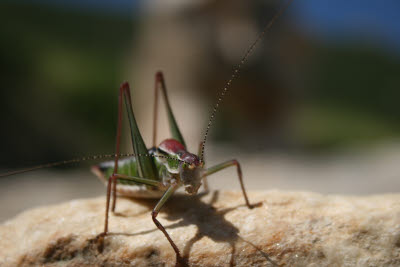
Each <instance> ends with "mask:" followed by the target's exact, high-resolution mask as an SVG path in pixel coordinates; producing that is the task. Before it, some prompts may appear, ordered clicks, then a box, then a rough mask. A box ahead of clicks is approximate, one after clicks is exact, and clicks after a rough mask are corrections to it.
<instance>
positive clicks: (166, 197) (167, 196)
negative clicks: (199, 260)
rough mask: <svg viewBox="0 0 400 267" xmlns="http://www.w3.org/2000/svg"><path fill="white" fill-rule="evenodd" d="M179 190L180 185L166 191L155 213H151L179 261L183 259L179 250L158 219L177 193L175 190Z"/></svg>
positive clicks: (154, 210)
mask: <svg viewBox="0 0 400 267" xmlns="http://www.w3.org/2000/svg"><path fill="white" fill-rule="evenodd" d="M177 188H178V185H171V186H170V187H169V188H168V189H167V191H165V193H164V195H163V196H162V197H161V199H160V200H159V201H158V203H157V205H156V206H155V207H154V209H153V211H152V212H151V218H152V219H153V222H154V224H155V225H156V226H157V228H158V229H159V230H160V231H161V232H163V234H164V235H165V237H166V238H167V239H168V241H169V243H170V244H171V246H172V248H173V249H174V251H175V253H176V257H177V259H181V256H180V253H179V249H178V247H177V246H176V245H175V243H174V241H172V239H171V237H170V236H169V234H168V233H167V231H166V230H165V228H164V226H162V224H161V223H160V222H159V221H158V220H157V219H156V217H157V215H158V212H159V211H160V210H161V208H162V207H163V206H164V204H165V202H167V200H168V199H169V198H170V196H172V194H173V193H174V192H175V190H176V189H177Z"/></svg>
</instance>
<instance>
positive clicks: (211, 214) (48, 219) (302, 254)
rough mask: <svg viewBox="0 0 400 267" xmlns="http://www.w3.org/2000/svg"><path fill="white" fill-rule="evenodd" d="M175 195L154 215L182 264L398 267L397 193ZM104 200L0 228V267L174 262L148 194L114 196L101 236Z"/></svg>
mask: <svg viewBox="0 0 400 267" xmlns="http://www.w3.org/2000/svg"><path fill="white" fill-rule="evenodd" d="M249 198H250V200H251V202H253V203H260V204H261V205H259V206H258V207H256V208H253V209H248V208H247V207H246V206H245V205H244V200H243V197H242V195H241V193H240V192H217V191H216V192H211V193H209V194H208V195H202V196H195V197H190V196H176V197H174V198H172V199H171V200H170V201H169V202H167V204H166V206H165V207H164V209H163V210H162V212H161V213H160V215H159V218H160V221H161V223H162V224H163V225H164V226H165V227H166V229H167V231H168V233H170V235H171V237H172V239H173V240H174V241H175V243H176V244H177V246H178V248H179V249H180V251H181V253H182V255H183V258H184V262H183V263H184V265H185V264H186V265H188V266H400V195H399V194H391V195H390V194H387V195H377V196H365V197H349V196H336V195H328V196H323V195H320V194H315V193H306V192H281V191H269V192H250V194H249ZM104 204H105V197H99V198H94V199H82V200H73V201H70V202H67V203H63V204H59V205H54V206H47V207H41V208H36V209H32V210H28V211H25V212H24V213H22V214H20V215H19V216H17V217H16V218H14V219H11V220H9V221H7V222H5V223H3V224H2V225H1V226H0V266H174V265H175V264H176V258H175V253H174V251H173V250H172V248H171V246H170V245H169V243H168V241H167V239H166V238H165V237H164V235H163V234H162V232H160V231H159V230H158V229H157V228H156V226H155V225H154V224H153V222H152V220H151V216H150V211H151V208H152V207H153V206H154V205H155V204H156V201H153V200H132V199H123V198H120V199H118V203H117V213H116V214H114V215H111V217H110V232H111V233H110V235H109V236H107V237H105V239H104V244H103V245H104V247H103V251H102V252H101V251H99V250H101V242H99V239H98V238H96V237H97V235H98V234H100V233H101V232H102V230H103V223H104V211H105V207H104Z"/></svg>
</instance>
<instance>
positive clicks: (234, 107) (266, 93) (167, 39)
mask: <svg viewBox="0 0 400 267" xmlns="http://www.w3.org/2000/svg"><path fill="white" fill-rule="evenodd" d="M282 3H283V2H278V1H271V0H254V1H243V0H234V1H232V0H230V1H226V0H219V1H216V0H197V1H184V0H173V1H162V0H147V1H140V0H115V1H105V0H102V1H98V0H97V1H94V0H81V1H76V0H74V1H71V0H70V1H65V0H37V1H23V0H14V1H7V0H3V1H1V3H0V38H1V41H0V77H1V83H0V87H1V89H0V101H1V103H0V110H1V114H2V123H1V125H2V130H1V131H0V137H1V138H0V140H1V141H0V142H1V148H2V150H1V152H2V153H1V154H0V158H1V160H0V171H1V173H3V172H7V171H9V170H15V169H20V168H27V167H31V166H35V165H38V164H43V163H48V162H56V161H59V160H66V159H71V158H79V157H82V156H86V155H96V154H109V153H113V152H114V146H115V134H116V122H117V118H116V117H117V99H118V87H119V84H120V83H121V82H122V81H125V80H127V81H129V82H130V84H131V89H132V100H133V105H134V111H135V115H136V117H137V120H138V124H139V127H140V129H141V131H142V134H143V137H144V139H145V141H146V143H147V144H148V146H150V145H151V136H152V116H153V113H152V109H153V94H154V91H153V86H154V74H155V72H156V71H157V70H162V71H163V72H164V74H165V78H166V83H167V87H168V93H169V97H170V101H171V105H172V107H173V110H174V113H175V116H176V119H177V122H178V124H179V125H180V128H181V131H182V133H183V135H184V137H185V140H186V143H187V144H188V147H189V150H190V151H193V152H196V151H197V147H198V143H199V141H200V140H202V136H203V135H204V132H205V128H206V126H207V122H208V119H209V116H210V114H211V111H212V107H213V105H214V104H215V103H216V100H217V96H218V94H219V93H220V92H221V90H222V88H223V86H224V84H225V83H226V81H227V80H228V78H229V77H230V75H231V74H232V71H233V69H234V66H235V65H237V64H238V63H239V62H240V59H241V57H242V56H243V54H244V52H245V50H246V49H247V48H248V47H249V45H250V44H251V43H252V42H253V41H254V40H255V39H256V38H257V35H258V34H259V33H260V32H261V30H262V29H263V27H264V26H265V24H266V23H267V22H268V21H269V20H270V19H271V18H272V17H273V15H274V14H276V12H277V10H278V9H279V7H280V6H282ZM399 11H400V3H399V2H398V1H397V0H388V1H385V2H384V3H383V2H379V1H365V0H364V1H360V0H346V1H345V0H337V1H334V2H329V3H327V2H323V1H318V0H307V1H301V0H299V1H297V0H294V2H293V4H292V5H291V6H290V7H289V9H288V10H287V11H286V12H285V13H284V14H283V16H282V17H280V18H279V19H278V20H277V22H276V23H275V24H274V25H273V27H272V28H271V30H270V31H269V32H268V34H267V35H266V36H265V38H263V40H262V41H261V42H260V43H259V44H258V46H257V47H256V49H255V51H254V53H253V54H252V56H251V57H250V58H249V60H248V61H247V63H246V64H245V65H244V66H243V68H242V71H241V73H240V76H239V78H238V79H237V80H235V82H234V83H233V84H232V87H230V90H229V93H228V94H227V96H226V98H225V99H224V101H223V104H222V105H221V106H220V109H219V111H218V113H217V116H216V120H215V121H214V123H213V126H212V128H211V132H210V137H209V139H208V140H209V141H208V143H207V146H206V163H207V164H208V165H209V166H210V165H213V164H217V163H219V162H221V161H223V160H228V159H231V158H237V159H238V160H239V161H240V162H241V164H242V167H243V171H244V175H245V184H246V187H247V188H248V189H250V190H251V189H253V190H255V189H257V190H269V189H275V188H277V189H283V190H306V191H316V192H321V193H333V194H374V193H390V192H392V193H395V192H398V191H399V189H400V182H399V175H400V164H399V163H400V142H399V137H400V124H399V122H400V109H399V105H398V102H399V100H400V90H399V86H400V17H399V16H398V13H399ZM159 110H160V111H161V110H163V105H161V108H160V109H159ZM125 126H126V125H125ZM159 127H160V128H159V129H160V132H159V134H158V140H159V141H161V140H162V139H164V138H166V137H168V135H169V133H168V125H167V123H166V117H165V114H163V113H161V115H160V126H159ZM123 150H124V152H130V151H131V148H130V141H129V133H128V127H125V130H124V149H123ZM95 163H96V162H92V164H95ZM89 166H90V163H82V164H79V165H74V166H70V165H69V166H64V167H63V168H53V169H46V170H41V171H35V172H30V173H26V174H21V175H17V176H10V177H5V178H0V179H1V182H2V183H1V187H0V203H1V204H0V221H4V220H6V219H7V218H10V217H11V216H14V215H16V214H17V213H18V212H20V211H22V210H24V209H26V208H28V207H32V206H37V205H44V204H49V203H58V202H61V201H64V200H69V199H74V198H85V197H92V196H98V195H104V192H105V188H104V186H103V185H102V184H101V183H100V182H99V181H98V180H97V178H95V176H94V175H92V174H91V173H90V171H89ZM228 180H229V182H227V181H228ZM209 181H210V184H211V186H212V188H215V189H236V190H239V184H238V182H237V178H236V174H235V171H234V170H233V169H232V170H226V171H223V172H221V173H218V174H215V175H214V176H212V177H210V179H209ZM227 184H228V185H229V186H228V187H227Z"/></svg>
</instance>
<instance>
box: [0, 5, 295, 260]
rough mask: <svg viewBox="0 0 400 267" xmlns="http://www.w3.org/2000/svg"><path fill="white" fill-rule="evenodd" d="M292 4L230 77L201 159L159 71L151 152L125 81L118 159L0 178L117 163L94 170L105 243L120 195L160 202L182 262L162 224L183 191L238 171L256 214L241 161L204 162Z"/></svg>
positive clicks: (194, 190) (192, 191)
mask: <svg viewBox="0 0 400 267" xmlns="http://www.w3.org/2000/svg"><path fill="white" fill-rule="evenodd" d="M292 1H293V0H289V1H288V3H287V4H285V6H284V7H282V8H281V9H280V11H279V12H278V13H277V14H276V15H275V16H274V17H273V18H272V20H271V21H270V22H269V23H268V24H267V25H266V26H265V28H264V30H263V31H262V32H261V34H260V35H259V36H258V38H257V39H256V40H255V41H254V42H253V43H252V44H251V45H250V46H249V48H248V49H247V51H246V53H245V55H244V56H243V58H242V60H241V61H240V64H239V65H238V66H237V67H236V68H235V69H234V71H233V74H232V76H231V78H230V79H229V80H228V82H227V83H226V85H225V87H224V88H223V90H222V91H221V94H220V96H219V98H218V101H217V103H216V105H215V106H214V109H213V112H212V114H211V116H210V120H209V122H208V125H207V128H206V131H205V135H204V138H203V141H202V142H201V143H200V145H199V151H198V153H197V154H193V153H190V152H188V151H187V149H186V144H185V141H184V138H183V136H182V134H181V131H180V129H179V127H178V124H177V122H176V120H175V117H174V114H173V112H172V108H171V105H170V103H169V99H168V94H167V89H166V84H165V80H164V76H163V74H162V72H157V73H156V75H155V90H154V91H155V98H154V118H153V122H154V124H153V144H152V147H151V148H149V149H148V148H147V146H146V145H145V143H144V141H143V138H142V135H141V133H140V131H139V128H138V125H137V123H136V119H135V116H134V113H133V108H132V100H131V92H130V87H129V84H128V83H127V82H124V83H122V84H121V86H120V88H119V101H118V127H117V134H116V150H115V153H114V154H112V155H102V156H93V157H88V158H83V159H80V160H70V161H62V162H57V163H51V164H46V165H41V166H37V167H33V168H30V169H26V170H21V171H16V172H11V173H6V174H2V175H0V177H2V176H8V175H12V174H17V173H22V172H26V171H30V170H35V169H39V168H45V167H51V166H57V165H62V164H67V163H72V162H78V161H83V160H89V159H99V158H114V160H112V161H106V162H103V163H100V164H98V165H95V166H93V167H92V171H93V172H94V173H95V174H96V176H98V177H99V178H100V179H101V180H102V181H103V182H104V183H105V184H106V186H107V200H106V209H105V221H104V231H103V233H101V234H100V235H99V237H101V238H102V239H103V238H104V237H105V236H106V235H107V233H108V230H109V227H108V218H109V210H110V206H111V211H112V212H114V211H115V208H116V200H117V194H118V195H120V196H129V197H136V198H160V200H159V201H158V203H157V204H156V206H155V207H154V209H153V210H152V212H151V216H152V220H153V222H154V224H155V225H156V226H157V228H158V229H159V230H161V231H162V232H163V234H164V235H165V237H166V238H167V239H168V241H169V243H170V244H171V246H172V248H173V249H174V251H175V253H176V256H177V258H180V251H179V249H178V247H177V246H176V245H175V243H174V241H173V240H172V239H171V237H170V236H169V234H168V233H167V231H166V230H165V228H164V227H163V225H162V224H161V223H160V222H159V221H158V220H157V215H158V213H159V211H160V210H161V208H162V207H163V206H164V204H165V203H166V202H167V201H168V199H169V198H170V197H171V196H172V195H173V194H174V192H175V191H176V190H177V189H178V188H180V187H183V188H184V190H185V192H186V193H187V194H189V195H194V194H196V193H197V192H198V190H199V188H200V187H201V185H202V182H204V189H205V191H208V185H207V180H206V177H208V176H210V175H211V174H214V173H216V172H218V171H220V170H223V169H225V168H228V167H236V171H237V175H238V178H239V183H240V186H241V190H242V193H243V197H244V201H245V203H246V205H247V207H248V208H250V209H251V208H253V207H254V205H252V204H250V202H249V199H248V197H247V194H246V190H245V187H244V184H243V177H242V171H241V167H240V164H239V162H238V161H237V160H235V159H233V160H229V161H226V162H223V163H220V164H217V165H215V166H212V167H208V168H206V166H205V161H204V148H205V144H206V141H207V136H208V133H209V129H210V127H211V124H212V122H213V120H214V117H215V115H216V112H217V109H218V107H219V105H220V103H221V101H222V99H223V98H224V96H225V95H226V93H227V91H228V89H229V87H230V85H231V83H232V82H233V80H234V79H235V78H236V77H237V75H238V74H239V71H240V69H241V66H242V65H243V64H244V63H245V62H246V60H247V58H248V56H249V55H250V54H251V53H252V51H253V49H254V47H255V46H256V45H257V43H258V42H259V41H260V40H261V38H262V37H263V35H264V34H265V33H266V32H267V30H268V29H269V28H270V27H271V26H272V24H273V23H274V22H275V20H276V19H277V18H278V17H279V16H280V15H281V14H282V13H283V11H284V10H285V9H286V8H287V7H288V6H289V5H290V4H291V2H292ZM159 91H161V94H162V98H163V100H164V102H165V104H166V105H165V106H166V111H167V116H168V122H169V128H170V132H171V136H172V137H171V138H170V139H166V140H164V141H162V142H161V143H160V144H159V145H158V146H157V143H156V141H157V117H158V112H157V111H158V98H159ZM123 103H125V106H126V110H127V115H128V120H129V125H130V133H131V141H132V146H133V152H134V153H133V154H129V155H127V154H121V153H120V144H121V142H120V141H121V128H122V113H123V112H122V110H123ZM122 158H123V159H122Z"/></svg>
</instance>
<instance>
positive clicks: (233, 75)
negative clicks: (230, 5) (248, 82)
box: [200, 0, 293, 161]
mask: <svg viewBox="0 0 400 267" xmlns="http://www.w3.org/2000/svg"><path fill="white" fill-rule="evenodd" d="M292 2H293V0H289V1H288V2H287V3H286V4H285V5H284V6H283V7H282V8H281V9H280V10H279V11H278V12H277V13H276V14H275V16H274V17H273V18H272V19H271V20H270V21H269V22H268V24H267V25H265V27H264V29H263V31H262V32H261V33H260V34H259V35H258V37H257V39H256V40H255V41H254V42H253V43H252V44H251V45H250V46H249V48H248V49H247V51H246V53H245V54H244V56H243V57H242V59H241V60H240V63H239V64H238V65H237V66H236V68H235V69H234V70H233V72H232V76H231V78H230V79H229V80H228V81H227V82H226V84H225V86H224V88H223V90H222V91H221V93H220V95H219V97H218V100H217V103H216V104H215V106H214V109H213V112H212V113H211V116H210V119H209V121H208V125H207V128H206V132H205V134H204V137H203V142H202V146H201V153H200V161H203V158H204V148H205V145H206V142H207V137H208V132H209V131H210V127H211V125H212V123H213V121H214V118H215V114H216V113H217V110H218V107H219V105H220V103H221V102H222V100H223V98H224V97H225V95H226V93H227V92H228V89H229V88H230V86H231V84H232V82H233V81H234V80H235V79H236V78H237V76H238V75H239V72H240V70H241V68H242V66H243V65H244V63H246V61H247V59H248V58H249V56H250V55H251V54H252V52H253V50H254V48H255V47H256V45H257V44H258V43H259V42H260V40H261V39H262V38H263V36H264V35H265V34H266V33H267V32H268V30H269V29H270V28H271V26H272V25H273V24H274V23H275V21H276V20H277V19H278V18H279V17H280V16H281V15H282V13H283V12H284V11H285V10H286V9H287V8H288V7H289V6H290V4H291V3H292Z"/></svg>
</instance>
